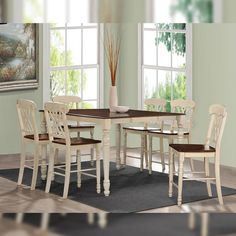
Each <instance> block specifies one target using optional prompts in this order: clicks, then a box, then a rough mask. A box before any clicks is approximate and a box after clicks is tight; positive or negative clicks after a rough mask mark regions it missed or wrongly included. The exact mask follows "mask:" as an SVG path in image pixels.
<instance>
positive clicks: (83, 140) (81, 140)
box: [52, 137, 101, 146]
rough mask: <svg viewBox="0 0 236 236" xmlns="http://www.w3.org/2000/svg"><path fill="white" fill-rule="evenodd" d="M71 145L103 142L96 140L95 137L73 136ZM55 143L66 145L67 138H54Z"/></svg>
mask: <svg viewBox="0 0 236 236" xmlns="http://www.w3.org/2000/svg"><path fill="white" fill-rule="evenodd" d="M70 140H71V145H72V146H74V145H88V144H96V143H101V141H100V140H95V139H89V138H77V137H76V138H71V139H70ZM52 142H53V143H58V144H62V145H66V140H65V139H54V140H53V141H52Z"/></svg>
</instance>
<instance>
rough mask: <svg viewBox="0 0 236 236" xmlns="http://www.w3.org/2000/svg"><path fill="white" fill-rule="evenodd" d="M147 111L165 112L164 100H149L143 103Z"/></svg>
mask: <svg viewBox="0 0 236 236" xmlns="http://www.w3.org/2000/svg"><path fill="white" fill-rule="evenodd" d="M144 104H145V105H146V106H147V110H151V111H166V100H164V99H159V98H149V99H146V100H145V101H144Z"/></svg>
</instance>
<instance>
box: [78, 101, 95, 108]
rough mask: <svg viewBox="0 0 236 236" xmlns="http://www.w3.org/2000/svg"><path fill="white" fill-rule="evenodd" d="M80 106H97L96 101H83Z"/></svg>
mask: <svg viewBox="0 0 236 236" xmlns="http://www.w3.org/2000/svg"><path fill="white" fill-rule="evenodd" d="M82 108H86V109H92V108H98V103H97V101H83V103H82Z"/></svg>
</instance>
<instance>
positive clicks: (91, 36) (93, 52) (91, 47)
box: [83, 29, 98, 65]
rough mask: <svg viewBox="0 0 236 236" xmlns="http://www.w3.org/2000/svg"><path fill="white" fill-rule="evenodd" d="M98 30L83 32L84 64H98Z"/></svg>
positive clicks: (85, 30)
mask: <svg viewBox="0 0 236 236" xmlns="http://www.w3.org/2000/svg"><path fill="white" fill-rule="evenodd" d="M97 40H98V38H97V29H84V30H83V64H84V65H88V64H97Z"/></svg>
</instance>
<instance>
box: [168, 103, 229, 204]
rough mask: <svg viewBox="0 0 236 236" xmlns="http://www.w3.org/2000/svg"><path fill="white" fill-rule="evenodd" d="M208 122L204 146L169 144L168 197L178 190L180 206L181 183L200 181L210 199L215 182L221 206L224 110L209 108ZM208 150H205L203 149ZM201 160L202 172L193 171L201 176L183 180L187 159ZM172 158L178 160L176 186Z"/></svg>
mask: <svg viewBox="0 0 236 236" xmlns="http://www.w3.org/2000/svg"><path fill="white" fill-rule="evenodd" d="M209 115H210V122H209V126H208V131H207V135H206V142H205V144H170V145H169V150H170V155H169V197H172V196H173V187H177V188H178V197H177V203H178V206H181V204H182V195H183V181H189V180H201V181H203V180H204V181H206V187H207V193H208V196H209V197H212V189H211V181H215V182H216V192H217V195H218V200H219V203H220V204H221V205H223V197H222V191H221V180H220V146H221V140H222V135H223V131H224V127H225V121H226V117H227V112H226V108H225V107H224V106H222V105H220V104H213V105H211V106H210V107H209ZM206 146H207V147H209V148H205V147H206ZM195 157H197V158H202V159H203V162H204V170H203V171H200V172H199V171H197V172H195V171H193V174H194V173H197V174H203V176H202V175H201V176H193V178H189V177H188V178H187V179H184V178H183V176H184V161H185V159H187V158H190V160H192V159H193V158H195ZM174 158H175V160H176V159H178V184H176V183H174V172H175V171H174ZM209 158H214V165H215V176H212V175H210V168H209Z"/></svg>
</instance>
